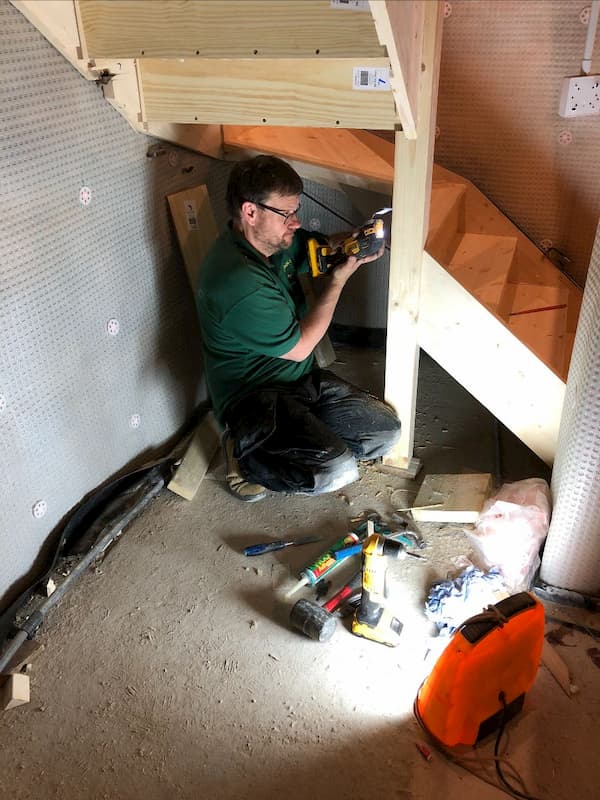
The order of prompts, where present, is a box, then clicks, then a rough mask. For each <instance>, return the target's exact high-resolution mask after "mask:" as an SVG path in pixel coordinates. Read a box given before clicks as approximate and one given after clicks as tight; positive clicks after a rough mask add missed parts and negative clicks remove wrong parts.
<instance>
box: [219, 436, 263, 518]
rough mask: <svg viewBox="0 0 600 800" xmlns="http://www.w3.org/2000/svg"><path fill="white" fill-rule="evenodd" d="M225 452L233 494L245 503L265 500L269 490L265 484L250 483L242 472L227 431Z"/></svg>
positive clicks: (227, 471) (228, 480)
mask: <svg viewBox="0 0 600 800" xmlns="http://www.w3.org/2000/svg"><path fill="white" fill-rule="evenodd" d="M223 452H224V454H225V480H226V481H227V488H228V489H229V491H230V492H231V494H232V495H234V496H235V497H237V498H238V500H243V502H244V503H256V501H257V500H263V499H264V498H265V497H266V496H267V490H266V489H265V487H264V486H260V485H259V484H258V483H249V482H248V481H247V480H246V479H245V478H244V476H243V475H242V473H241V472H240V467H239V464H238V462H237V458H236V457H235V456H234V455H233V439H232V438H231V436H230V435H229V433H228V432H227V431H226V432H225V433H224V434H223Z"/></svg>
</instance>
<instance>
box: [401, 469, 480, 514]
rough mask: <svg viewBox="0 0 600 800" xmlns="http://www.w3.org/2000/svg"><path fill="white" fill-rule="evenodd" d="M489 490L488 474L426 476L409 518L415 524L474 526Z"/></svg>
mask: <svg viewBox="0 0 600 800" xmlns="http://www.w3.org/2000/svg"><path fill="white" fill-rule="evenodd" d="M491 488H492V476H491V475H490V474H489V473H481V474H474V475H426V476H425V478H424V479H423V483H422V484H421V488H420V489H419V493H418V495H417V497H416V499H415V502H414V504H413V508H412V515H413V517H414V518H415V519H416V520H417V521H419V522H459V523H474V522H477V518H478V517H479V514H480V512H481V508H482V506H483V504H484V502H485V500H486V499H487V497H488V496H489V494H490V492H491Z"/></svg>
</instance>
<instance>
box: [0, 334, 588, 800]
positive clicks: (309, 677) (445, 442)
mask: <svg viewBox="0 0 600 800" xmlns="http://www.w3.org/2000/svg"><path fill="white" fill-rule="evenodd" d="M337 352H338V363H337V365H336V367H335V368H336V370H337V371H339V372H340V373H343V374H344V375H345V376H347V377H351V378H354V379H355V381H356V382H357V383H363V385H366V386H367V388H372V389H374V390H375V391H377V390H378V389H380V387H381V380H382V365H383V354H382V353H381V352H380V351H377V350H370V349H369V350H367V349H365V350H362V351H358V350H356V349H355V348H350V347H347V346H346V347H339V348H337ZM499 439H500V442H501V445H502V447H501V451H502V456H503V458H502V465H503V471H504V475H505V477H506V478H508V477H510V478H513V479H514V478H520V477H526V476H530V475H539V474H542V473H543V471H544V470H543V467H542V465H540V464H539V462H537V460H536V459H535V458H534V457H533V456H531V454H529V453H528V451H526V450H525V448H523V447H522V446H520V445H519V444H518V443H516V441H514V440H513V439H512V438H511V437H510V436H509V435H508V434H507V433H506V432H502V431H501V432H500V437H499ZM497 440H498V437H497V436H496V429H495V427H494V422H493V420H492V419H491V417H490V415H489V414H487V412H485V410H483V409H482V408H481V407H480V406H479V405H478V404H477V403H476V402H475V401H474V400H473V399H472V398H470V397H469V396H468V395H467V394H466V393H465V392H464V390H462V389H461V388H460V387H458V386H457V385H456V384H455V383H454V382H453V381H451V380H450V379H449V378H448V377H447V376H445V375H444V374H443V373H442V372H441V370H440V369H439V368H438V367H437V366H436V365H435V364H434V363H433V362H431V361H430V360H428V359H426V358H424V360H423V363H422V368H421V376H420V388H419V416H418V424H417V454H420V455H421V456H422V457H423V460H424V469H425V471H427V472H436V471H440V470H443V471H452V472H462V471H481V470H487V471H492V472H494V471H495V469H496V468H497V464H498V458H497V449H498V448H497V447H496V442H497ZM416 488H417V486H416V484H415V483H413V482H411V481H407V480H405V479H401V478H398V477H396V476H393V475H390V474H387V473H386V472H384V471H381V470H380V468H379V467H378V465H369V466H365V467H363V468H362V470H361V479H360V481H358V482H357V483H355V484H354V485H352V486H350V487H348V488H347V489H345V490H343V491H341V492H338V493H337V494H334V495H331V496H327V497H321V498H289V497H280V496H274V497H270V498H268V499H267V500H266V501H264V502H262V503H258V504H255V505H251V506H249V507H247V506H243V505H242V504H240V503H238V502H236V501H235V500H234V499H232V498H231V497H230V495H228V494H227V492H226V491H225V488H224V484H223V467H222V464H221V463H220V461H219V460H218V459H217V461H216V463H215V464H214V465H213V467H212V468H211V471H210V474H209V475H208V479H207V480H205V481H204V482H203V484H202V487H201V489H200V491H199V493H198V495H197V496H196V498H195V499H194V501H193V502H191V503H188V502H186V501H184V500H182V499H181V498H178V497H176V496H175V495H172V494H170V493H169V492H167V491H165V492H163V494H162V495H161V496H160V497H159V498H158V499H157V500H155V501H154V502H153V504H152V505H151V506H150V508H149V509H148V510H147V511H146V512H145V514H144V515H143V516H142V517H140V518H139V519H138V520H137V521H136V522H134V523H133V524H132V525H131V526H130V528H129V529H128V531H127V532H126V534H125V535H124V536H123V537H122V539H121V540H120V541H119V543H118V544H117V546H115V547H114V548H113V549H112V550H111V551H110V552H109V553H108V555H107V556H106V557H105V559H104V561H103V562H102V563H101V564H100V565H99V566H98V567H97V568H96V570H95V571H93V572H90V573H89V574H88V575H86V576H85V577H84V578H83V579H82V580H81V581H80V582H79V584H78V585H77V586H76V587H75V589H74V590H73V591H72V592H71V593H70V594H69V595H68V596H67V597H66V598H65V600H64V601H63V602H62V604H61V605H60V607H59V608H58V609H57V610H56V611H55V612H54V613H53V614H52V616H51V618H50V619H49V620H48V622H47V624H46V626H45V628H44V629H43V631H42V632H41V634H40V637H39V640H40V642H41V643H42V645H43V647H42V649H40V650H39V651H38V652H37V653H36V654H35V658H34V660H33V668H32V673H31V688H32V698H31V703H30V704H29V705H26V706H22V707H20V708H17V709H13V710H10V711H7V712H5V713H3V714H2V715H0V742H1V747H0V776H1V777H0V782H1V783H0V786H1V787H2V790H3V792H2V795H3V796H6V797H11V798H13V800H21V799H22V800H25V798H34V797H35V798H53V797H60V798H62V799H63V800H80V799H81V798H86V799H87V798H94V799H95V798H111V800H112V798H119V800H135V799H137V798H148V800H158V799H159V798H165V800H166V798H169V799H170V798H174V797H175V798H181V799H182V800H187V798H200V797H202V798H204V797H212V798H216V799H217V800H234V798H235V799H236V800H246V799H247V800H255V799H256V800H257V799H258V798H277V797H285V798H286V800H296V799H298V800H300V798H302V799H303V800H304V799H305V798H307V797H308V798H311V800H315V799H319V800H320V798H323V800H325V798H326V799H327V800H342V799H344V800H346V799H347V800H363V798H364V800H367V798H369V799H371V798H401V799H402V800H404V798H444V799H445V800H459V799H462V798H465V797H467V798H472V799H473V800H495V798H500V797H501V796H503V795H502V792H500V790H498V789H497V788H493V787H491V786H489V785H487V784H485V783H483V782H481V781H479V780H477V779H476V778H475V777H473V776H472V775H470V774H468V773H467V772H465V771H463V770H461V769H460V768H459V767H457V766H455V765H452V764H449V763H448V762H447V761H446V760H445V759H444V758H443V757H442V756H440V755H438V754H437V753H435V752H434V754H433V760H432V761H431V762H427V761H425V760H424V758H423V757H422V756H421V755H420V754H419V752H418V751H417V749H416V746H415V744H416V743H417V742H423V741H425V739H424V737H423V735H422V733H421V731H420V729H419V727H418V725H417V724H416V722H415V720H414V718H413V716H412V703H413V700H414V697H415V694H416V691H417V689H418V686H419V684H420V682H421V680H422V679H423V677H424V676H425V675H426V674H427V672H428V671H429V669H430V668H431V666H432V663H433V660H434V657H433V653H432V652H431V653H429V656H427V653H428V650H430V649H431V650H432V651H433V650H434V649H435V641H434V640H433V639H430V638H429V637H430V634H431V633H432V630H431V628H430V626H429V624H428V623H427V621H426V619H425V617H424V615H423V613H422V607H423V600H424V597H425V595H426V592H427V589H428V588H429V586H430V585H431V583H432V582H433V581H434V580H436V579H439V578H443V577H445V576H446V574H447V573H448V571H453V570H454V569H455V566H454V561H453V560H454V559H455V557H456V556H460V555H466V556H472V557H473V554H472V552H471V547H470V544H469V540H468V538H467V536H466V535H465V533H464V532H463V531H462V530H461V529H460V528H457V527H453V526H445V527H441V526H434V525H422V526H420V527H421V530H422V533H423V534H424V536H425V538H426V540H427V542H428V547H427V549H426V550H425V551H424V553H425V554H426V555H427V556H428V561H427V562H426V563H420V562H417V561H416V560H414V559H406V560H405V561H403V562H399V563H396V564H394V565H393V567H392V568H391V569H390V572H391V573H392V574H391V577H392V580H391V584H392V586H393V588H394V598H395V602H396V603H397V608H398V609H399V610H400V616H401V617H402V619H403V622H404V624H405V628H404V631H403V634H402V643H401V645H400V646H399V647H398V648H395V649H390V648H385V647H383V646H380V645H377V644H374V643H372V642H368V641H365V640H362V639H358V638H356V637H354V636H352V635H351V634H350V633H349V632H348V630H347V629H346V627H345V626H344V624H343V623H340V624H339V626H338V630H337V632H336V634H335V635H334V637H333V639H332V640H331V641H330V642H328V643H324V644H319V643H316V642H313V641H311V640H309V639H307V638H304V637H303V636H302V635H301V634H299V633H297V632H295V631H293V630H291V629H290V627H289V624H288V621H287V616H288V613H289V607H290V602H289V601H286V600H285V598H284V593H285V589H287V588H289V586H290V585H291V584H292V581H293V579H294V576H295V575H296V573H297V572H298V570H299V569H300V568H301V567H302V566H303V565H304V564H305V563H306V562H308V561H309V560H311V559H312V558H313V557H314V556H315V555H318V553H319V552H320V550H321V549H322V544H314V545H309V546H305V547H302V548H288V549H287V550H285V551H281V552H279V553H272V554H268V555H265V556H262V557H259V558H255V559H248V558H245V557H244V556H243V555H242V554H241V549H242V548H243V546H244V545H246V544H249V543H252V542H255V541H260V540H263V539H265V538H266V539H268V538H271V537H274V538H278V537H283V536H300V535H303V534H308V533H319V534H320V535H322V536H323V537H324V541H325V542H329V541H333V540H334V539H336V538H338V537H339V536H340V535H342V534H343V533H344V532H346V531H347V530H348V528H349V527H351V522H350V519H351V518H352V517H354V516H357V515H358V514H360V513H361V512H363V511H364V510H367V509H376V510H378V511H380V512H382V513H388V512H390V511H391V510H393V509H394V508H398V507H400V506H408V505H410V503H411V502H412V500H413V498H414V494H415V491H416ZM348 569H350V567H348ZM340 580H341V577H340ZM298 596H300V595H298ZM305 596H308V597H314V592H308V591H307V592H305ZM549 613H552V614H553V615H555V616H557V617H560V618H562V619H568V620H572V621H579V622H582V623H585V624H587V625H594V619H593V617H592V615H591V614H589V613H585V612H580V611H574V610H572V609H563V608H559V607H557V606H551V607H549ZM595 626H596V627H599V626H598V623H597V621H596V622H595ZM564 643H565V645H568V646H565V647H560V648H559V652H560V655H561V656H562V657H563V659H564V660H565V661H566V663H567V664H568V666H569V668H570V670H571V675H572V681H573V683H575V684H577V686H578V688H579V692H578V693H577V694H575V695H573V696H572V697H567V695H565V694H564V693H563V692H562V691H561V689H560V688H559V687H558V685H557V683H556V682H555V681H554V679H553V678H552V676H551V675H550V673H549V672H548V671H547V670H546V669H545V668H544V667H541V668H540V670H539V672H538V677H537V679H536V682H535V684H534V686H533V688H532V689H531V691H530V692H529V693H528V695H527V698H526V704H525V709H524V711H523V712H522V714H521V715H520V716H519V717H518V718H517V719H516V720H515V721H514V722H513V723H511V724H510V725H509V728H508V737H507V739H506V740H505V743H504V754H505V756H506V757H507V758H508V759H509V760H510V761H511V762H512V763H513V764H514V765H515V766H516V767H517V768H518V770H519V772H520V773H521V774H522V775H523V777H524V779H525V782H526V785H527V788H528V790H529V791H530V792H531V793H532V794H533V795H535V797H538V798H544V800H567V798H569V800H571V799H572V798H577V800H592V799H593V798H594V799H595V798H596V797H597V796H598V790H597V780H596V778H595V766H596V749H597V748H596V741H597V734H598V723H597V719H598V712H599V711H600V692H599V688H600V671H599V670H598V668H597V666H595V665H594V663H593V662H592V660H591V658H590V656H589V655H588V653H587V650H588V649H590V648H592V647H594V646H595V645H596V644H597V643H596V642H594V640H593V639H591V638H590V637H588V636H586V635H584V634H580V633H575V634H570V635H569V636H567V637H565V640H564ZM426 656H427V657H426ZM491 753H492V744H490V743H486V744H484V745H482V746H480V747H478V748H476V750H474V751H470V752H469V755H470V757H472V758H473V757H474V758H476V759H478V762H479V763H471V764H470V765H471V766H472V767H473V768H474V769H476V770H478V771H482V772H483V774H484V776H487V777H488V778H489V779H490V780H493V768H492V765H491V761H490V760H489V759H490V755H491Z"/></svg>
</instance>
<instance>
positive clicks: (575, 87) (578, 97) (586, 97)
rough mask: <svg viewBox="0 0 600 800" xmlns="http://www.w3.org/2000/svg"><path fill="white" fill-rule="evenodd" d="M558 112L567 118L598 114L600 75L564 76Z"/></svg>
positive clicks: (599, 109)
mask: <svg viewBox="0 0 600 800" xmlns="http://www.w3.org/2000/svg"><path fill="white" fill-rule="evenodd" d="M558 113H559V114H560V116H561V117H569V118H572V117H588V116H590V115H591V114H600V75H580V76H579V77H577V78H565V79H564V81H563V85H562V91H561V93H560V104H559V107H558Z"/></svg>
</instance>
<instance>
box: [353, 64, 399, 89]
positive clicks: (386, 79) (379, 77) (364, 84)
mask: <svg viewBox="0 0 600 800" xmlns="http://www.w3.org/2000/svg"><path fill="white" fill-rule="evenodd" d="M352 88H353V89H367V90H368V91H370V92H372V91H390V89H391V88H392V87H391V86H390V68H389V67H354V68H353V70H352Z"/></svg>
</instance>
